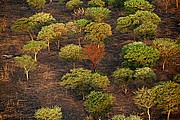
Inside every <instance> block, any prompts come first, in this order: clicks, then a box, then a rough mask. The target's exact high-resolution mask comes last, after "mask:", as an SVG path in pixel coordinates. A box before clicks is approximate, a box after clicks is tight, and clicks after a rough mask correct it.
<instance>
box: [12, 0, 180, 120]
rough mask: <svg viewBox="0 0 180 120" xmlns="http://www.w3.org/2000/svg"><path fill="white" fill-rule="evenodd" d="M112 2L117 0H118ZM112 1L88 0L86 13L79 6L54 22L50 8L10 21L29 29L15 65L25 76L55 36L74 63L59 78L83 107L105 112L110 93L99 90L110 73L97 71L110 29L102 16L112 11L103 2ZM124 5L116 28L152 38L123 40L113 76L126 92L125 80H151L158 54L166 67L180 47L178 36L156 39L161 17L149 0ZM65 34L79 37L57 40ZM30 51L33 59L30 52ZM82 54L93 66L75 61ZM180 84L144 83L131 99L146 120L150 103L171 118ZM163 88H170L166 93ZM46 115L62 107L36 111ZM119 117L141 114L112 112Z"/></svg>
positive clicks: (71, 0)
mask: <svg viewBox="0 0 180 120" xmlns="http://www.w3.org/2000/svg"><path fill="white" fill-rule="evenodd" d="M36 1H38V2H36ZM42 1H43V0H42ZM42 1H41V0H27V2H28V3H29V5H31V6H32V7H33V8H35V9H43V8H44V4H45V2H44V1H43V2H42ZM63 2H66V7H67V9H68V10H70V11H72V10H82V9H79V7H82V6H83V4H84V3H83V2H82V1H80V0H68V1H67V0H63ZM113 2H116V0H114V1H113ZM113 2H112V3H113ZM112 3H111V2H110V0H107V1H102V0H89V1H88V5H87V6H88V8H86V9H85V11H84V14H82V13H81V12H79V13H76V14H81V18H80V19H79V18H77V19H76V20H74V21H70V22H67V23H59V22H57V21H56V20H55V18H54V17H53V16H52V15H50V13H44V12H38V13H36V14H35V15H32V16H30V17H29V18H21V19H18V20H17V21H16V22H15V23H14V24H13V26H12V29H13V30H14V31H19V32H28V33H29V35H30V38H31V40H30V41H29V42H27V43H26V44H25V45H24V46H23V52H25V53H26V54H28V55H29V56H28V55H23V56H22V57H17V58H15V60H16V62H17V63H18V64H19V66H20V67H22V68H23V69H24V71H25V73H26V78H27V80H28V76H29V71H31V70H33V69H35V67H36V64H38V61H37V54H38V52H39V51H40V50H42V49H45V48H46V47H48V51H49V52H50V44H51V43H52V42H56V43H57V46H58V50H60V51H59V58H61V59H63V60H66V61H71V62H73V66H74V67H73V69H72V70H71V71H70V73H67V74H65V75H64V76H63V77H62V78H61V82H60V85H61V86H64V87H65V88H70V89H73V90H75V91H77V92H78V93H79V94H80V95H82V96H83V97H82V98H83V100H84V106H85V108H86V110H87V111H88V112H89V113H90V114H91V115H92V116H93V117H94V118H95V119H100V118H103V117H104V116H105V114H106V113H107V112H109V111H110V110H111V108H112V107H113V105H114V97H113V96H112V95H110V94H107V93H104V92H103V89H106V88H107V86H109V85H110V81H109V79H108V77H107V76H102V75H100V74H99V73H97V72H96V69H97V65H98V63H99V62H100V61H101V60H102V59H103V57H104V55H105V47H106V44H105V40H106V39H107V38H108V37H109V36H111V35H112V34H113V33H112V31H111V26H110V24H108V23H106V18H108V16H109V14H110V12H111V11H110V10H109V9H108V8H107V7H106V5H107V4H108V5H109V4H112ZM124 6H125V9H126V10H127V14H126V15H127V16H123V17H119V18H118V20H117V24H118V25H117V30H120V32H131V33H133V35H134V38H135V37H136V38H140V39H139V40H142V41H143V40H149V39H150V38H151V39H153V45H152V46H147V45H146V44H144V43H143V42H133V43H130V44H127V45H124V46H123V47H122V49H121V53H120V54H119V55H120V56H121V57H122V58H123V59H124V62H123V63H122V64H123V68H118V69H117V70H116V71H114V72H113V73H112V76H114V81H115V83H116V84H118V85H120V86H121V87H122V88H123V91H124V92H125V94H127V92H128V84H129V83H130V82H132V81H138V80H141V81H143V83H146V82H147V81H153V82H156V81H154V80H156V79H157V77H156V74H155V73H154V71H153V70H152V67H153V66H154V65H155V64H156V62H157V60H162V61H163V65H162V68H163V70H164V69H165V65H166V63H167V62H168V61H172V60H173V61H177V60H178V58H179V57H180V56H179V55H180V54H179V51H180V47H179V43H178V42H177V41H176V40H172V39H168V38H156V39H154V37H155V35H156V29H157V26H158V23H159V22H160V21H161V20H160V18H159V17H158V16H157V15H156V14H155V13H154V12H153V10H154V8H153V6H152V5H151V4H150V3H149V2H148V1H145V0H129V1H126V2H124ZM83 10H84V9H83ZM77 16H79V15H77ZM69 36H71V37H72V36H73V38H74V39H75V40H77V44H68V45H66V46H63V47H61V45H60V40H62V38H65V37H69ZM32 54H33V56H34V59H33V58H32V57H31V56H30V55H32ZM83 59H84V60H87V59H88V60H90V61H91V62H92V64H93V70H94V71H91V70H86V69H83V68H75V62H76V61H81V60H83ZM177 78H178V77H177ZM143 85H144V84H143ZM173 86H175V87H173ZM167 87H168V89H167ZM179 89H180V88H179V84H177V83H173V82H172V83H171V82H167V83H163V84H158V85H156V86H154V87H153V88H152V89H148V90H147V89H145V88H142V89H141V90H139V91H137V92H136V96H135V103H136V104H138V105H140V106H143V107H146V108H147V110H148V116H149V120H150V113H149V109H150V108H151V107H152V106H153V105H157V107H158V108H163V109H164V110H165V111H166V112H168V119H169V115H170V112H173V111H175V110H177V108H176V107H177V105H178V104H179V102H178V101H176V100H178V95H179V92H178V91H179ZM168 90H169V91H168ZM164 91H165V92H164ZM172 91H173V92H172ZM161 93H162V94H166V93H168V94H166V96H165V95H162V94H161ZM163 96H164V97H163ZM171 96H173V97H171ZM166 97H168V98H172V100H170V101H173V103H171V102H170V101H168V100H169V99H168V98H166ZM141 102H143V103H141ZM152 102H153V103H152ZM163 106H166V107H163ZM50 116H55V118H54V117H52V118H53V119H61V117H62V113H61V109H60V108H59V107H55V108H52V109H50V108H42V109H40V110H38V111H37V112H36V114H35V117H36V118H37V119H39V118H41V119H50V118H49V117H50ZM121 119H137V120H139V119H140V117H138V116H133V115H132V116H129V117H125V116H124V115H117V116H115V117H114V118H112V120H121Z"/></svg>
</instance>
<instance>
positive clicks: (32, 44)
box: [23, 40, 47, 61]
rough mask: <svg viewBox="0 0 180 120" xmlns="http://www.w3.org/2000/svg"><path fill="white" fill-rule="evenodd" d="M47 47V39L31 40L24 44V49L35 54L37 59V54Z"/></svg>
mask: <svg viewBox="0 0 180 120" xmlns="http://www.w3.org/2000/svg"><path fill="white" fill-rule="evenodd" d="M46 47H47V44H46V42H45V41H34V40H31V41H29V42H28V43H27V44H25V45H24V46H23V51H25V52H28V53H32V54H34V60H35V61H37V54H38V52H39V51H40V50H41V49H44V48H46Z"/></svg>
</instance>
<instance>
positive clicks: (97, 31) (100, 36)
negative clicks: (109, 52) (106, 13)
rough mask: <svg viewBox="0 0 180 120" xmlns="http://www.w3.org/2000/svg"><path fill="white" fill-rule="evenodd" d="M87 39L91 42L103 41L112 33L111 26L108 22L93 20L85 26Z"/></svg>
mask: <svg viewBox="0 0 180 120" xmlns="http://www.w3.org/2000/svg"><path fill="white" fill-rule="evenodd" d="M85 32H86V35H85V39H86V40H88V41H90V43H96V44H99V43H103V42H104V40H105V38H107V37H108V36H111V35H112V31H111V26H110V25H109V24H107V23H95V22H91V23H90V24H88V25H87V26H86V28H85Z"/></svg>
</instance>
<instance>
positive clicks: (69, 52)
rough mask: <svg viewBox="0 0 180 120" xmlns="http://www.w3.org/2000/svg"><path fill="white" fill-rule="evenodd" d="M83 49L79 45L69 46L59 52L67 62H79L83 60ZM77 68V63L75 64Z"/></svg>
mask: <svg viewBox="0 0 180 120" xmlns="http://www.w3.org/2000/svg"><path fill="white" fill-rule="evenodd" d="M82 55H83V49H82V47H80V46H79V45H74V44H69V45H67V46H65V47H62V48H61V49H60V52H59V57H60V58H62V59H64V60H66V61H72V62H75V61H78V60H82V58H83V57H82ZM74 67H75V63H74Z"/></svg>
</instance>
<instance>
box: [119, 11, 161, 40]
mask: <svg viewBox="0 0 180 120" xmlns="http://www.w3.org/2000/svg"><path fill="white" fill-rule="evenodd" d="M160 21H161V19H160V18H159V17H158V16H157V15H156V14H155V13H153V12H150V11H140V10H138V11H137V12H136V13H135V14H131V15H129V16H126V17H119V18H118V19H117V23H118V26H117V27H116V29H117V30H119V31H120V32H128V31H132V32H133V34H135V35H138V36H140V37H141V38H143V39H147V37H149V36H153V35H155V34H156V28H157V25H158V23H159V22H160Z"/></svg>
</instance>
